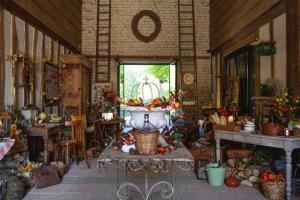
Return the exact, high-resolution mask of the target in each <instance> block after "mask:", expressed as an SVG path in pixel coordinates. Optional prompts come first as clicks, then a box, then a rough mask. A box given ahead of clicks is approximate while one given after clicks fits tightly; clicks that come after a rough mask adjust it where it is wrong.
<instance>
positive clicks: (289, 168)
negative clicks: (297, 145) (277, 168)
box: [285, 149, 292, 200]
mask: <svg viewBox="0 0 300 200" xmlns="http://www.w3.org/2000/svg"><path fill="white" fill-rule="evenodd" d="M285 154H286V199H287V200H290V199H291V193H292V150H286V149H285Z"/></svg>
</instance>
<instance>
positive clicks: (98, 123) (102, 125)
mask: <svg viewBox="0 0 300 200" xmlns="http://www.w3.org/2000/svg"><path fill="white" fill-rule="evenodd" d="M88 123H89V124H92V125H93V126H95V128H96V129H97V134H96V135H93V140H92V141H91V142H90V144H89V146H91V144H93V143H95V144H99V142H100V144H101V145H103V143H104V137H105V130H106V129H107V128H108V127H110V135H111V136H114V131H115V128H116V129H117V132H119V131H120V129H121V126H122V125H123V124H124V123H125V120H123V119H113V120H107V121H106V120H100V119H98V120H94V121H88ZM111 126H114V127H111Z"/></svg>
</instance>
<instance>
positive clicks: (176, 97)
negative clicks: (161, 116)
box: [146, 90, 184, 110]
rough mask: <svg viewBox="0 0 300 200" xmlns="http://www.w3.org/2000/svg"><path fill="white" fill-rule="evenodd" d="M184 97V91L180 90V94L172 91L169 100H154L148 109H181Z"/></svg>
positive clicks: (163, 98)
mask: <svg viewBox="0 0 300 200" xmlns="http://www.w3.org/2000/svg"><path fill="white" fill-rule="evenodd" d="M183 95H184V91H183V90H179V91H178V92H176V91H172V92H170V96H169V98H168V99H166V98H165V97H162V98H159V97H157V98H155V99H153V100H152V102H151V103H149V104H147V106H146V107H147V109H148V110H151V109H153V108H158V107H160V108H162V109H166V108H167V107H169V106H170V107H172V108H173V109H179V108H180V106H181V103H180V99H181V98H182V97H183Z"/></svg>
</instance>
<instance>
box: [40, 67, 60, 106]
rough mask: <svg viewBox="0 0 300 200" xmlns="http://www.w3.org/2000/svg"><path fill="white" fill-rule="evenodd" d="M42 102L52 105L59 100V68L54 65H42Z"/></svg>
mask: <svg viewBox="0 0 300 200" xmlns="http://www.w3.org/2000/svg"><path fill="white" fill-rule="evenodd" d="M44 70H45V71H44V93H43V96H44V100H45V103H46V104H52V103H54V102H56V101H58V100H59V68H58V67H57V66H56V65H53V64H50V63H45V64H44Z"/></svg>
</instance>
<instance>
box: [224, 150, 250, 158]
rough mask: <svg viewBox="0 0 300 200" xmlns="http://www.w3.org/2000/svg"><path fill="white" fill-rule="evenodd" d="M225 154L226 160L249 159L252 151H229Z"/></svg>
mask: <svg viewBox="0 0 300 200" xmlns="http://www.w3.org/2000/svg"><path fill="white" fill-rule="evenodd" d="M226 153H227V157H228V158H250V157H251V156H252V154H253V151H251V150H249V149H230V150H227V152H226Z"/></svg>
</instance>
